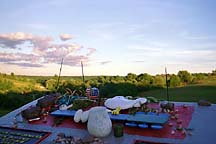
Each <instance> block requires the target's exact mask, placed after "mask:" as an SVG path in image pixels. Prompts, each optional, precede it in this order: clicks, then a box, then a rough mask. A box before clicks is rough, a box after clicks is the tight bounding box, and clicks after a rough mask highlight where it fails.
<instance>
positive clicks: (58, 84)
mask: <svg viewBox="0 0 216 144" xmlns="http://www.w3.org/2000/svg"><path fill="white" fill-rule="evenodd" d="M62 64H63V58H62V60H61V66H60V70H59V76H58V81H57V85H56V91H58V87H59V80H60V76H61V71H62Z"/></svg>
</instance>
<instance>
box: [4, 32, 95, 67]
mask: <svg viewBox="0 0 216 144" xmlns="http://www.w3.org/2000/svg"><path fill="white" fill-rule="evenodd" d="M65 38H66V37H65ZM68 38H69V37H68ZM0 48H2V49H15V50H16V52H13V53H12V52H11V53H5V52H0V62H2V63H8V64H14V65H18V66H25V67H28V66H29V67H34V66H35V67H41V65H43V64H46V63H53V64H59V63H60V61H61V58H64V64H66V65H69V66H76V65H79V64H80V61H85V63H88V61H90V58H89V56H90V55H91V54H92V53H94V52H95V51H96V49H95V48H88V49H84V47H83V46H82V45H79V44H74V43H72V44H71V43H63V44H62V43H59V44H55V43H54V39H53V38H52V37H51V36H38V35H33V34H30V33H23V32H17V33H9V34H0ZM24 48H28V49H29V51H30V53H31V54H26V53H25V50H24ZM81 49H83V50H82V53H79V52H80V50H81ZM17 51H19V52H17Z"/></svg>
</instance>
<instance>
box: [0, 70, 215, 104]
mask: <svg viewBox="0 0 216 144" xmlns="http://www.w3.org/2000/svg"><path fill="white" fill-rule="evenodd" d="M215 76H216V70H213V71H212V73H190V72H188V71H187V70H181V71H179V72H178V73H177V74H168V85H169V87H170V88H174V87H181V86H186V85H188V84H197V83H200V82H201V81H202V80H204V79H208V78H210V77H215ZM85 79H86V80H85V81H84V82H83V80H82V78H81V77H73V76H62V77H60V81H59V84H57V80H58V76H57V75H54V76H49V77H43V76H35V77H34V76H18V75H15V74H14V73H11V74H4V73H0V102H1V103H0V107H3V108H17V107H20V106H21V105H23V104H25V103H28V102H30V101H32V100H33V99H36V98H39V97H40V96H43V95H46V94H47V93H55V92H59V93H61V94H64V93H65V89H66V88H70V89H71V90H77V93H76V94H77V95H85V90H86V88H88V87H97V88H99V91H100V96H101V97H106V98H108V97H113V96H116V95H124V96H128V95H130V96H134V97H135V96H138V95H139V93H141V92H143V91H147V90H152V89H163V88H165V87H166V76H165V74H160V75H154V76H153V75H150V74H148V73H141V74H139V75H136V74H134V73H128V74H127V75H126V76H118V75H117V76H93V77H91V76H87V77H85ZM17 82H19V83H21V84H22V83H23V85H24V83H26V84H27V85H25V87H24V88H22V87H21V88H20V87H19V88H16V84H15V83H17ZM21 84H20V85H21ZM35 85H39V87H40V88H36V87H35Z"/></svg>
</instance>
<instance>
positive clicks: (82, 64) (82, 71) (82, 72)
mask: <svg viewBox="0 0 216 144" xmlns="http://www.w3.org/2000/svg"><path fill="white" fill-rule="evenodd" d="M81 67H82V79H83V83H84V82H85V79H84V71H83V63H82V61H81Z"/></svg>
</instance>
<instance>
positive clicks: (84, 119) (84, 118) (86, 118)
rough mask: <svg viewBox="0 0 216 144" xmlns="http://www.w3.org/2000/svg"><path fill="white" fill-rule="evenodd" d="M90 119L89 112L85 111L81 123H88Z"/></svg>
mask: <svg viewBox="0 0 216 144" xmlns="http://www.w3.org/2000/svg"><path fill="white" fill-rule="evenodd" d="M88 117H89V111H84V112H83V113H82V115H81V121H82V122H83V123H85V122H87V121H88Z"/></svg>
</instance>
